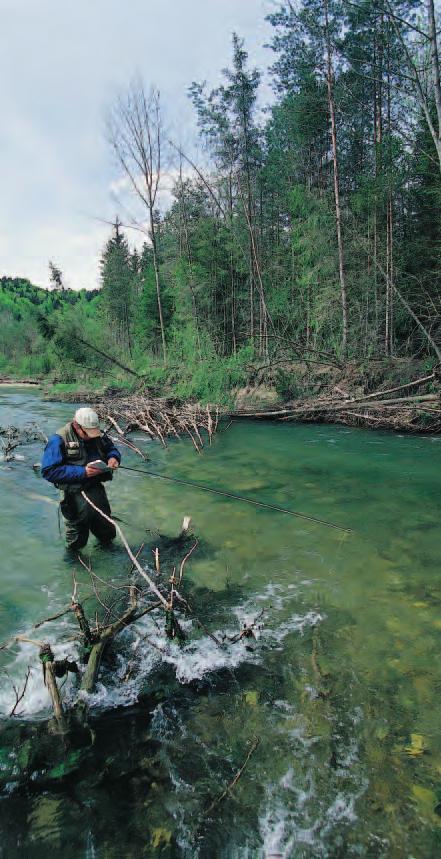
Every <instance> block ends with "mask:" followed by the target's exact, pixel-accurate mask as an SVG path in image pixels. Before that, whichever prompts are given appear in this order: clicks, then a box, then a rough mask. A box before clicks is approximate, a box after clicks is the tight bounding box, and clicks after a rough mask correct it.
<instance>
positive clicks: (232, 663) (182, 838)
mask: <svg viewBox="0 0 441 859" xmlns="http://www.w3.org/2000/svg"><path fill="white" fill-rule="evenodd" d="M71 414H72V407H70V406H68V405H65V404H61V403H48V402H43V401H42V399H41V397H40V395H39V394H38V392H36V391H34V390H29V389H25V388H10V387H8V388H0V425H6V424H11V423H12V424H14V425H16V426H22V425H23V424H24V423H26V422H28V421H31V420H36V421H37V422H38V423H39V424H40V426H41V427H42V428H43V429H44V430H45V432H46V433H48V434H49V433H51V432H53V431H54V430H56V428H57V427H58V426H59V425H60V424H62V423H63V422H65V421H66V420H67V419H68V418H69V417H70V416H71ZM135 437H136V439H137V441H136V443H137V444H138V445H139V446H141V447H142V448H143V449H144V450H145V452H146V453H147V454H148V456H149V457H150V462H149V468H151V469H152V470H154V471H157V472H158V473H162V474H166V475H171V476H176V477H180V478H183V479H190V480H196V481H198V482H200V483H205V484H207V485H214V486H218V487H220V488H223V489H226V490H231V491H233V492H236V493H240V494H244V495H247V496H250V497H254V498H258V499H260V500H263V501H266V502H268V503H270V504H276V505H280V506H284V507H289V508H292V509H295V510H299V511H303V512H304V513H307V514H309V515H311V516H315V517H319V518H322V519H326V520H331V521H333V522H335V523H338V524H340V525H342V526H344V527H347V528H351V529H353V533H351V534H345V533H343V532H341V531H338V530H333V529H331V528H326V527H324V526H321V525H315V524H311V523H308V522H305V521H302V520H300V519H295V518H293V517H290V516H287V515H284V514H281V513H277V512H275V511H270V510H264V509H257V508H254V507H250V506H247V505H246V504H243V503H239V502H236V501H232V500H228V499H226V498H220V497H216V496H214V495H207V494H205V493H202V492H198V491H196V490H194V489H190V488H188V487H182V486H174V485H172V484H168V483H165V482H162V481H159V480H154V479H151V478H150V479H144V478H142V477H138V476H136V475H134V474H129V473H128V472H125V473H123V472H120V473H119V474H118V475H117V476H116V478H115V480H114V482H113V484H112V486H111V488H110V493H109V494H110V497H111V502H112V506H113V509H114V512H115V513H116V514H117V515H118V516H119V517H120V518H121V520H123V522H124V524H123V525H122V527H123V529H124V532H125V534H126V536H127V538H128V539H129V542H130V543H131V545H132V547H136V546H138V545H139V544H140V543H141V542H142V541H143V540H144V539H148V538H149V537H151V535H152V534H154V533H155V531H159V532H160V533H162V534H170V535H172V534H175V533H177V532H178V531H179V526H180V523H181V521H182V518H183V516H184V515H185V514H188V515H191V516H192V519H193V527H194V530H195V533H196V534H197V535H198V536H199V537H200V546H199V549H198V551H197V552H196V553H195V554H194V555H193V556H192V558H191V559H190V560H189V561H188V564H187V567H186V573H185V575H186V577H187V579H188V581H189V583H190V582H191V588H192V592H193V594H194V602H195V603H196V605H197V608H198V611H199V613H200V614H201V616H203V618H204V621H205V623H206V624H207V626H208V627H209V629H210V630H211V631H212V632H215V633H216V634H218V635H220V634H221V633H222V630H225V631H227V632H228V633H230V634H231V635H232V634H234V632H235V631H236V632H237V631H238V630H239V629H240V627H241V624H242V623H243V622H244V620H246V619H249V618H254V617H256V616H257V615H258V614H259V612H260V611H261V610H262V609H265V613H264V615H263V618H262V621H261V623H262V629H261V630H260V631H259V637H258V640H256V641H254V640H251V641H249V640H244V641H243V642H239V643H237V644H235V645H233V644H232V645H231V646H228V647H226V648H224V649H220V648H217V647H216V645H215V643H214V642H213V641H212V640H211V639H210V638H209V637H208V636H206V635H205V634H203V633H201V632H200V631H199V632H197V631H196V629H194V630H192V629H191V624H190V622H188V624H189V633H190V634H189V639H188V641H187V643H186V644H185V645H184V646H183V647H182V648H181V649H180V648H179V647H178V646H177V645H175V644H170V645H168V644H167V643H166V641H165V639H164V638H162V644H163V647H164V649H165V654H161V653H159V652H158V651H157V650H156V649H153V648H152V647H150V646H149V645H148V644H147V643H145V644H144V645H143V646H142V647H141V655H140V656H139V657H137V661H136V664H135V665H134V667H133V665H132V663H131V662H130V660H131V656H130V654H131V649H132V648H133V642H134V636H135V635H137V636H138V637H139V636H142V635H144V634H146V635H149V636H150V637H151V636H156V641H159V636H160V633H158V631H157V629H156V627H155V626H154V622H153V621H152V620H150V619H149V617H150V616H148V617H147V618H145V620H144V621H142V622H140V624H139V625H138V626H139V628H138V631H137V632H136V633H135V632H134V631H130V630H129V631H127V632H125V633H124V634H123V635H122V636H121V637H120V639H119V641H118V645H117V647H116V648H115V649H114V650H115V652H114V653H113V657H112V658H113V664H112V665H108V666H107V667H106V665H105V666H104V667H103V674H102V678H101V681H102V682H100V683H99V685H98V689H97V692H96V693H95V694H94V696H93V698H92V701H91V703H92V705H93V706H92V707H91V709H90V713H89V726H88V728H87V731H86V730H83V731H80V730H78V731H77V732H75V731H73V732H72V735H70V736H68V737H63V736H60V735H59V734H57V732H55V731H54V728H53V721H52V720H51V718H50V711H49V708H48V700H47V693H46V690H45V688H44V687H43V686H42V683H41V676H40V668H39V667H38V653H37V650H36V648H35V647H33V646H32V645H28V644H20V645H16V646H14V647H12V648H11V649H9V650H6V651H5V650H3V651H1V652H0V657H1V663H0V667H1V668H2V670H3V673H2V674H1V676H0V682H1V686H0V714H1V715H0V724H1V728H2V734H1V741H0V799H1V805H0V808H1V815H0V818H1V821H0V835H1V838H0V855H1V856H2V857H8V859H15V857H26V859H28V857H32V859H33V857H37V859H38V857H46V856H47V854H48V851H51V852H52V855H54V856H58V855H60V856H61V855H62V856H63V859H70V857H72V859H74V857H75V859H77V857H87V859H89V857H90V859H92V857H98V859H114V857H115V859H116V857H118V859H119V857H121V856H124V857H125V859H138V857H159V856H160V857H161V858H162V859H163V857H166V859H171V857H173V859H175V857H176V858H177V857H185V859H187V857H188V859H190V857H191V859H193V857H201V859H208V857H210V859H212V857H219V859H269V857H283V859H290V857H295V858H296V859H313V857H346V856H348V857H352V856H353V857H397V859H398V857H409V859H410V857H418V859H422V857H434V856H437V855H441V816H440V814H441V720H440V718H439V700H440V699H439V695H440V690H441V667H440V659H439V652H440V648H441V581H440V540H439V521H440V509H441V498H440V480H439V477H440V467H439V461H440V457H441V438H440V437H433V436H428V437H423V436H420V437H408V436H399V435H392V434H387V433H380V432H378V433H376V432H368V431H363V430H354V429H348V428H344V427H338V426H326V425H320V426H319V425H317V426H316V425H298V426H296V425H289V424H280V423H279V424H273V423H269V422H268V423H266V422H262V423H246V422H243V423H233V424H232V425H231V426H230V427H229V428H228V429H227V430H226V431H225V432H219V433H218V434H217V436H216V438H215V439H214V442H213V445H212V446H211V447H207V448H206V449H205V451H204V453H203V454H202V455H201V456H199V455H198V454H196V453H195V451H194V448H193V446H192V445H191V442H189V441H187V440H182V441H173V442H171V444H170V446H169V447H168V449H167V450H164V449H162V447H161V446H160V445H159V444H156V443H153V442H150V441H148V440H147V439H145V438H143V437H142V436H141V435H139V434H138V433H135ZM21 452H22V454H23V455H24V456H25V460H24V461H20V462H14V463H10V464H6V463H4V462H3V463H2V462H1V461H0V509H1V525H0V557H1V572H0V577H1V598H0V628H1V629H0V641H4V640H5V639H6V638H7V637H8V636H11V635H14V634H17V633H25V632H28V633H29V632H30V631H31V630H32V626H33V624H34V623H36V622H37V621H38V620H40V619H42V618H44V617H47V616H48V615H50V614H53V613H56V612H57V611H60V610H61V609H62V608H63V607H65V606H66V605H67V604H68V603H69V600H70V594H71V592H72V566H71V564H69V563H68V561H67V560H66V558H65V555H64V549H63V541H62V537H61V535H60V532H59V524H58V517H57V495H56V492H55V490H54V489H53V488H52V487H51V486H50V485H49V484H47V483H46V482H45V481H44V480H43V479H41V477H39V476H38V474H36V473H35V472H34V471H33V470H32V468H31V465H32V463H33V462H35V461H38V459H39V457H40V456H41V446H39V445H38V444H35V445H31V446H30V447H24V448H23V449H22V451H21ZM124 461H125V463H126V464H130V465H133V466H135V467H142V463H141V462H140V460H139V458H137V457H136V456H135V455H134V454H132V453H124ZM146 529H150V530H148V531H147V532H146ZM89 550H90V557H91V562H92V565H93V568H94V570H95V571H96V572H97V574H99V575H100V576H102V577H103V578H105V579H106V580H111V581H113V582H114V583H115V582H118V579H121V578H124V577H125V576H127V569H128V564H127V557H126V555H125V552H124V549H123V548H122V546H121V544H118V545H117V546H116V547H115V548H114V550H113V551H111V552H105V551H103V550H102V549H101V548H99V547H98V546H95V545H94V544H93V541H91V543H90V546H89V547H88V550H87V552H88V553H89ZM75 569H76V571H77V575H78V578H79V581H80V582H85V581H86V579H85V575H86V574H85V573H84V571H81V570H79V569H77V568H75ZM83 573H84V575H83ZM81 587H82V588H84V589H85V588H86V584H81ZM74 631H75V630H74V625H73V621H72V619H71V617H70V615H68V616H67V617H66V616H65V617H63V618H60V620H59V621H56V622H55V623H52V624H48V625H47V626H46V627H44V633H43V632H42V631H41V630H39V631H38V633H37V632H34V633H33V635H34V636H36V635H37V634H38V635H39V636H40V637H41V636H42V635H44V637H45V639H48V640H50V641H52V642H57V641H60V638H63V636H64V637H65V638H66V637H67V638H69V634H70V635H72V633H73V632H74ZM31 637H32V635H31ZM150 640H152V638H150ZM74 647H75V643H72V642H71V643H69V642H68V641H66V642H65V643H64V644H62V645H61V646H59V647H58V649H57V653H63V654H64V653H70V652H72V648H74ZM137 653H139V648H138V649H137ZM129 664H130V665H132V667H131V670H130V671H128V670H127V669H128V665H129ZM28 665H30V666H31V668H32V672H31V675H30V680H29V685H28V690H27V693H26V696H25V699H24V700H23V702H22V704H21V705H20V707H19V708H18V712H19V715H18V716H15V717H12V718H11V717H9V716H8V713H9V712H10V710H11V707H12V705H13V702H14V694H13V691H12V685H11V682H15V683H16V684H17V685H18V686H20V684H22V682H23V679H24V676H25V672H26V668H27V666H28ZM5 670H7V672H8V676H7V675H6V674H5V673H4V671H5ZM72 689H73V687H72V681H69V682H68V683H67V684H66V686H65V687H64V688H63V695H64V696H65V699H66V701H67V702H68V701H69V695H71V694H72ZM256 737H258V738H259V739H260V743H259V745H258V747H257V748H256V749H255V751H254V753H253V754H252V756H251V757H250V758H249V761H248V764H247V766H246V767H245V769H244V771H243V773H242V775H241V777H240V779H239V780H238V781H237V783H236V784H235V785H234V787H233V788H232V789H231V791H230V792H229V793H227V795H226V796H225V797H224V798H223V799H221V800H220V801H219V802H218V803H217V804H215V805H214V808H212V810H211V811H210V812H209V814H207V809H209V807H210V805H211V804H212V803H213V800H216V798H218V797H220V795H221V794H222V792H223V791H224V789H225V787H226V786H227V785H228V784H229V783H231V782H232V781H233V779H234V777H235V775H236V774H237V773H238V771H239V770H240V768H241V767H242V765H243V763H244V761H245V759H246V757H247V754H248V751H249V750H250V748H251V747H252V744H253V742H254V740H255V738H256Z"/></svg>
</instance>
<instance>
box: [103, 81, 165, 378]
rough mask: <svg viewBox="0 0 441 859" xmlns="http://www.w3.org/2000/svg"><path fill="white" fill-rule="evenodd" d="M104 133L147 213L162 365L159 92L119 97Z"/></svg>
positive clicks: (137, 89) (137, 87)
mask: <svg viewBox="0 0 441 859" xmlns="http://www.w3.org/2000/svg"><path fill="white" fill-rule="evenodd" d="M107 131H108V138H109V142H110V145H111V146H112V149H113V151H114V153H115V155H116V159H117V161H118V163H119V164H120V166H121V167H122V169H123V171H124V173H125V175H126V176H127V178H128V180H129V183H130V186H131V188H132V190H133V192H134V194H135V195H136V197H137V198H138V200H139V201H140V202H141V204H142V206H143V207H144V208H145V209H146V211H147V223H148V229H147V235H148V237H149V240H150V242H151V247H152V257H153V267H154V271H155V283H156V297H157V303H158V316H159V324H160V329H161V340H162V352H163V358H164V363H165V362H166V360H167V346H166V341H165V328H164V317H163V312H162V300H161V283H160V272H159V260H158V233H157V230H158V226H157V222H156V217H155V212H156V207H157V198H158V191H159V187H160V182H161V168H162V149H163V145H162V136H163V121H162V114H161V100H160V94H159V90H157V89H155V88H154V87H152V88H151V89H150V92H149V93H148V94H146V91H145V89H144V86H143V84H142V82H141V81H136V82H134V83H133V84H132V85H131V86H130V87H129V89H128V90H127V92H126V93H125V94H124V95H120V96H119V97H118V98H117V99H116V101H115V103H114V105H113V107H112V109H111V111H110V113H109V116H108V122H107Z"/></svg>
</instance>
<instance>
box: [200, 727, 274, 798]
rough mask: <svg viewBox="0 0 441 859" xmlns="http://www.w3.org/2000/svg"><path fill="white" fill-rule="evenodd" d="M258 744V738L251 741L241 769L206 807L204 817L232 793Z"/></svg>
mask: <svg viewBox="0 0 441 859" xmlns="http://www.w3.org/2000/svg"><path fill="white" fill-rule="evenodd" d="M259 743H260V737H255V738H254V740H253V743H252V745H251V748H250V749H249V751H248V754H247V756H246V758H245V760H244V762H243V764H242V766H241V768H240V769H239V770H238V771H237V773H236V775H235V776H234V778H233V780H232V781H230V783H229V784H228V785H227V787H226V788H225V790H223V791H222V793H221V794H220V795H219V796H218V797H217V798H216V799H214V800H213V802H212V803H211V805H209V806H208V808H207V809H206V811H205V812H204V814H205V815H209V814H211V812H212V811H213V810H214V809H215V808H216V806H217V805H219V803H220V802H222V800H223V799H225V797H226V796H228V794H229V793H231V791H232V790H233V788H234V787H235V786H236V784H237V782H238V781H239V779H240V778H241V777H242V775H243V773H244V770H245V769H246V767H247V766H248V761H249V759H250V757H251V755H253V754H254V752H255V751H256V749H257V747H258V745H259Z"/></svg>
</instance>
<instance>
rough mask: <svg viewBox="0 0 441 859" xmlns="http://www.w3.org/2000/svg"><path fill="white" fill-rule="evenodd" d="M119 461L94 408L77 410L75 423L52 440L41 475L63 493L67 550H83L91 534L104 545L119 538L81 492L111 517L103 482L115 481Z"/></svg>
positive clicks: (44, 459) (71, 422) (44, 455)
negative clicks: (85, 492)
mask: <svg viewBox="0 0 441 859" xmlns="http://www.w3.org/2000/svg"><path fill="white" fill-rule="evenodd" d="M120 462H121V454H120V452H119V450H118V449H117V448H116V447H115V446H114V444H113V442H112V441H111V439H110V438H109V437H108V436H107V435H106V434H105V433H103V432H102V431H101V429H100V425H99V419H98V415H97V414H96V412H94V411H93V409H90V408H81V409H77V411H76V412H75V415H74V419H73V421H70V422H69V423H67V424H66V425H65V426H64V427H61V429H59V430H57V432H56V433H55V434H54V435H52V436H51V437H50V438H49V441H48V443H47V445H46V447H45V450H44V454H43V460H42V463H41V473H42V475H43V477H44V478H45V479H46V480H48V481H49V482H50V483H53V484H54V485H55V486H56V487H57V489H61V490H62V492H63V497H62V500H61V504H60V508H61V513H62V515H63V518H64V520H65V523H66V546H67V548H68V549H70V550H72V551H77V550H78V549H82V548H83V547H84V546H85V545H86V543H87V541H88V539H89V532H90V531H91V532H92V534H93V535H94V536H95V537H97V539H98V540H99V541H100V543H102V544H108V543H110V542H111V541H112V540H113V539H114V538H115V537H116V530H115V527H114V526H113V525H112V524H111V523H110V522H107V520H106V519H104V518H103V517H102V516H100V515H99V514H98V513H96V511H95V510H94V509H93V508H92V507H91V506H90V505H89V504H88V503H87V501H86V500H85V499H84V498H83V496H82V494H81V493H82V491H83V490H87V495H88V497H89V498H90V500H91V501H93V503H94V504H95V505H96V506H97V507H98V508H99V509H100V510H102V511H103V512H104V513H106V514H107V515H108V516H110V515H111V510H110V504H109V501H108V498H107V495H106V490H105V488H104V486H103V483H105V482H106V481H108V480H112V477H113V472H114V471H115V470H116V469H117V468H118V467H119V464H120Z"/></svg>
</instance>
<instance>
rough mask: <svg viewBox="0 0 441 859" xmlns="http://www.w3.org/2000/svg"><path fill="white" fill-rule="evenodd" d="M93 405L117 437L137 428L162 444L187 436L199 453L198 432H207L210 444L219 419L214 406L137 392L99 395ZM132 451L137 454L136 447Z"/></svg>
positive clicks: (199, 435)
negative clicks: (105, 396)
mask: <svg viewBox="0 0 441 859" xmlns="http://www.w3.org/2000/svg"><path fill="white" fill-rule="evenodd" d="M95 408H96V410H97V412H98V414H99V416H100V418H102V419H103V420H107V421H108V422H109V423H111V424H112V426H113V427H114V428H115V429H116V431H117V432H118V435H119V438H120V440H122V439H123V438H124V437H125V436H126V434H127V433H128V432H132V431H134V430H140V431H141V432H145V433H146V434H147V435H148V436H150V438H151V439H158V440H159V441H160V442H161V444H162V445H163V446H164V447H166V446H167V438H170V437H174V438H180V436H182V435H188V436H189V438H190V439H191V441H192V443H193V445H194V447H195V449H196V451H198V452H199V453H200V452H201V450H202V449H203V447H204V441H203V438H202V432H205V433H206V434H207V437H208V441H209V443H210V444H211V440H212V437H213V435H214V433H215V432H216V430H217V424H218V421H219V409H218V408H217V407H215V408H214V409H210V406H204V407H203V406H199V405H198V404H184V405H180V404H178V403H177V402H175V401H173V400H167V399H159V398H158V399H152V398H150V397H147V396H141V395H132V396H130V397H115V398H111V399H108V398H107V399H104V398H103V400H101V401H100V400H98V402H97V403H96V404H95ZM130 444H132V443H131V442H130ZM133 449H135V446H133ZM136 452H138V453H140V451H139V450H137V451H136ZM141 455H142V454H141Z"/></svg>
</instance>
